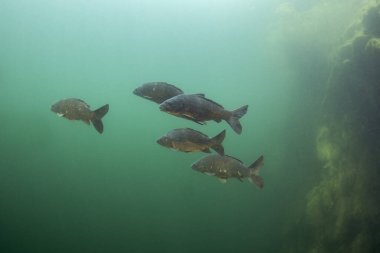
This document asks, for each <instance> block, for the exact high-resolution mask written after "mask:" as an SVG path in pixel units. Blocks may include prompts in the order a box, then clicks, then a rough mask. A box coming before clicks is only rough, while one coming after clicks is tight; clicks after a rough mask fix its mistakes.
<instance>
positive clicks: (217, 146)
mask: <svg viewBox="0 0 380 253" xmlns="http://www.w3.org/2000/svg"><path fill="white" fill-rule="evenodd" d="M224 137H226V130H223V131H222V132H220V133H219V134H218V135H216V136H215V137H213V138H212V139H211V143H212V145H211V148H212V149H213V150H215V151H216V152H217V153H218V154H219V155H221V156H224V148H223V145H222V142H223V140H224Z"/></svg>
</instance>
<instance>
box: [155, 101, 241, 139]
mask: <svg viewBox="0 0 380 253" xmlns="http://www.w3.org/2000/svg"><path fill="white" fill-rule="evenodd" d="M247 109H248V105H245V106H242V107H241V108H239V109H237V110H234V111H228V110H225V109H224V108H223V106H221V105H220V104H218V103H216V102H214V101H212V100H210V99H208V98H206V97H205V96H204V95H203V94H190V95H186V94H181V95H177V96H175V97H172V98H170V99H168V100H166V101H164V102H162V103H161V104H160V110H161V111H164V112H167V113H169V114H172V115H175V116H177V117H181V118H185V119H188V120H192V121H194V122H196V123H198V124H201V125H204V124H205V122H206V121H209V120H214V121H216V122H218V123H219V122H221V121H222V120H225V121H226V122H227V123H228V124H229V125H230V126H231V127H232V129H233V130H234V131H235V132H236V133H238V134H240V133H241V131H242V126H241V124H240V122H239V119H240V118H241V117H243V116H244V115H245V114H246V113H247Z"/></svg>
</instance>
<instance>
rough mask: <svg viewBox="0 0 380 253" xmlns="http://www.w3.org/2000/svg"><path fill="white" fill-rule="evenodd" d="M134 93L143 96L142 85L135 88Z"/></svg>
mask: <svg viewBox="0 0 380 253" xmlns="http://www.w3.org/2000/svg"><path fill="white" fill-rule="evenodd" d="M133 94H135V95H137V96H140V97H141V96H142V95H143V93H142V87H137V88H136V89H134V90H133Z"/></svg>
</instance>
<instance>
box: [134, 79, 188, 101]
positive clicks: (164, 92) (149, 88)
mask: <svg viewBox="0 0 380 253" xmlns="http://www.w3.org/2000/svg"><path fill="white" fill-rule="evenodd" d="M133 94H135V95H137V96H140V97H142V98H146V99H148V100H151V101H153V102H156V103H158V104H161V103H162V102H164V101H165V100H167V99H169V98H172V97H174V96H177V95H180V94H183V91H182V90H181V89H179V88H177V87H176V86H174V85H172V84H168V83H164V82H152V83H145V84H143V85H141V86H140V87H138V88H136V89H135V90H134V91H133Z"/></svg>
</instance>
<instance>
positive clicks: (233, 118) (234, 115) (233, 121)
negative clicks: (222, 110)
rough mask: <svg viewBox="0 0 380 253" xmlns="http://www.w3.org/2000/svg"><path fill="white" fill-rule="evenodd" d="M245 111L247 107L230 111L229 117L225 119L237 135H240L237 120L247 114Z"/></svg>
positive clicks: (239, 126) (240, 128)
mask: <svg viewBox="0 0 380 253" xmlns="http://www.w3.org/2000/svg"><path fill="white" fill-rule="evenodd" d="M247 110H248V105H245V106H242V107H240V108H239V109H236V110H235V111H232V112H231V115H230V117H229V118H228V119H227V122H228V124H229V125H230V126H231V127H232V129H233V130H234V131H235V132H236V133H237V134H241V130H242V127H241V124H240V121H239V119H240V118H241V117H243V116H244V115H245V114H246V113H247Z"/></svg>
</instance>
